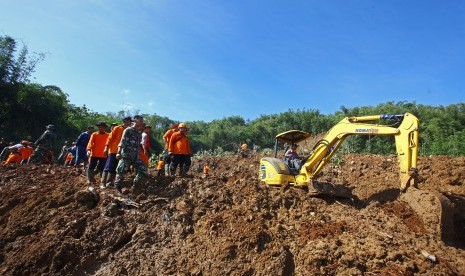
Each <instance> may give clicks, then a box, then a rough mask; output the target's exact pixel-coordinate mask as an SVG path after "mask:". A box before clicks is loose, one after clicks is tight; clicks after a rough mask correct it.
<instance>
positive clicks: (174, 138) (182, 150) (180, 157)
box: [168, 123, 191, 176]
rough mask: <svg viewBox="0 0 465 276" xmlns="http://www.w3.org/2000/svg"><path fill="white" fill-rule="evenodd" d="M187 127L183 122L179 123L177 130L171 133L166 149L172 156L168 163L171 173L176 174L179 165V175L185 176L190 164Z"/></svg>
mask: <svg viewBox="0 0 465 276" xmlns="http://www.w3.org/2000/svg"><path fill="white" fill-rule="evenodd" d="M187 132H188V128H187V126H186V124H185V123H180V124H179V131H177V132H175V133H173V135H171V138H170V142H169V146H168V151H169V155H171V156H172V160H171V164H170V173H171V175H175V174H176V169H177V167H178V165H179V175H180V176H187V172H188V171H189V168H190V166H191V145H190V142H189V138H188V137H187Z"/></svg>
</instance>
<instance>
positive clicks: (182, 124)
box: [178, 123, 187, 128]
mask: <svg viewBox="0 0 465 276" xmlns="http://www.w3.org/2000/svg"><path fill="white" fill-rule="evenodd" d="M178 127H179V128H182V127H185V128H187V126H186V124H185V123H180V124H179V126H178Z"/></svg>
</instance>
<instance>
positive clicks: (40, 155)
mask: <svg viewBox="0 0 465 276" xmlns="http://www.w3.org/2000/svg"><path fill="white" fill-rule="evenodd" d="M55 139H56V134H55V133H54V132H53V131H51V130H50V129H47V130H46V131H45V132H44V133H43V134H42V135H41V136H40V137H39V139H37V141H36V142H35V143H34V145H35V146H36V148H35V150H34V153H33V154H32V155H31V157H29V163H31V164H45V163H46V160H47V158H49V159H50V160H48V161H49V162H52V161H53V160H52V159H51V158H52V157H53V156H52V154H53V144H54V143H55Z"/></svg>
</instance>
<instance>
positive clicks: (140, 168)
mask: <svg viewBox="0 0 465 276" xmlns="http://www.w3.org/2000/svg"><path fill="white" fill-rule="evenodd" d="M141 140H142V132H140V131H137V130H136V129H135V128H134V126H131V127H128V128H126V129H125V130H124V131H123V136H122V137H121V142H120V144H119V147H120V148H121V152H120V153H121V156H122V158H121V159H120V160H119V162H118V166H117V167H116V179H115V186H116V188H118V189H121V185H122V184H123V178H124V173H125V172H127V171H128V170H129V167H130V166H131V165H133V166H134V169H135V170H136V172H137V175H136V178H135V179H134V184H136V183H138V182H139V181H140V180H141V178H143V177H144V176H146V175H147V165H146V164H145V163H144V162H143V161H142V160H141V159H140V156H139V147H140V142H141Z"/></svg>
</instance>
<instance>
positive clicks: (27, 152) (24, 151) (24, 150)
mask: <svg viewBox="0 0 465 276" xmlns="http://www.w3.org/2000/svg"><path fill="white" fill-rule="evenodd" d="M21 145H23V146H22V147H20V148H19V149H18V152H19V154H21V158H22V159H21V164H27V161H28V160H29V157H30V156H31V154H32V153H33V152H34V149H33V148H32V147H30V146H29V141H27V140H23V141H21Z"/></svg>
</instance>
